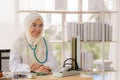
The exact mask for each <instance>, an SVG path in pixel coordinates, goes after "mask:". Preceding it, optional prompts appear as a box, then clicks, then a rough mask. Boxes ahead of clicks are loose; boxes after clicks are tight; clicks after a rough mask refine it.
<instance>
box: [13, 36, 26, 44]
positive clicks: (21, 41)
mask: <svg viewBox="0 0 120 80" xmlns="http://www.w3.org/2000/svg"><path fill="white" fill-rule="evenodd" d="M22 44H25V35H24V34H21V35H20V36H19V37H17V38H16V39H15V41H14V42H13V45H14V46H20V45H22Z"/></svg>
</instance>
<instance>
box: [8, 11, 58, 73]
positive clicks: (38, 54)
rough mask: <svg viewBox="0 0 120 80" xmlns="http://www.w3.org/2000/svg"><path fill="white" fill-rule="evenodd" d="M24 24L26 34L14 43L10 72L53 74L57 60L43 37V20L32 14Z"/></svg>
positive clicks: (38, 15)
mask: <svg viewBox="0 0 120 80" xmlns="http://www.w3.org/2000/svg"><path fill="white" fill-rule="evenodd" d="M24 23H25V32H24V33H23V34H22V35H21V36H20V37H18V39H17V40H16V41H15V42H14V44H13V47H12V49H11V52H10V60H9V68H10V71H12V72H31V71H33V72H46V73H51V71H54V70H55V69H56V68H57V60H56V58H55V57H54V55H53V51H52V49H51V47H50V45H49V44H48V42H47V41H46V39H45V38H44V37H43V36H42V32H43V28H44V20H43V18H42V17H41V15H40V14H38V13H37V12H32V13H30V14H29V15H28V16H27V17H26V18H25V21H24Z"/></svg>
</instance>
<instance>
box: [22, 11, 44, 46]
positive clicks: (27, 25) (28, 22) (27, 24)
mask: <svg viewBox="0 0 120 80" xmlns="http://www.w3.org/2000/svg"><path fill="white" fill-rule="evenodd" d="M36 19H40V20H41V22H42V23H44V21H43V18H42V17H41V15H40V14H38V13H37V12H32V13H30V14H29V15H28V16H27V17H26V18H25V21H24V24H25V36H26V38H27V41H28V42H29V44H31V45H32V46H35V45H36V44H37V43H38V42H39V41H40V40H41V38H42V34H40V35H39V36H38V38H33V37H32V36H31V34H30V25H31V24H32V22H33V21H34V20H36Z"/></svg>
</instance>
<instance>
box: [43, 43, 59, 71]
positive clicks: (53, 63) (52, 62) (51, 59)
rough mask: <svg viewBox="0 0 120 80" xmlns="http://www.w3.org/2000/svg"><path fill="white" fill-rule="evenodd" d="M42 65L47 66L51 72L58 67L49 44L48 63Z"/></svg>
mask: <svg viewBox="0 0 120 80" xmlns="http://www.w3.org/2000/svg"><path fill="white" fill-rule="evenodd" d="M44 65H45V66H49V67H50V69H51V70H52V71H54V70H56V68H57V66H58V62H57V59H56V58H55V56H54V55H53V50H52V48H51V46H50V45H49V44H48V61H47V62H46V63H45V64H44Z"/></svg>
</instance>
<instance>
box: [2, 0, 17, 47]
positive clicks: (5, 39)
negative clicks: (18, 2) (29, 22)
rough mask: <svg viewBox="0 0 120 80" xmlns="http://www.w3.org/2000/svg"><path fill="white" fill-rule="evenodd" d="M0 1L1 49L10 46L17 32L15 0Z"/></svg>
mask: <svg viewBox="0 0 120 80" xmlns="http://www.w3.org/2000/svg"><path fill="white" fill-rule="evenodd" d="M0 1H1V2H0V49H1V48H10V47H11V44H12V42H13V40H14V33H15V1H14V0H0Z"/></svg>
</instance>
